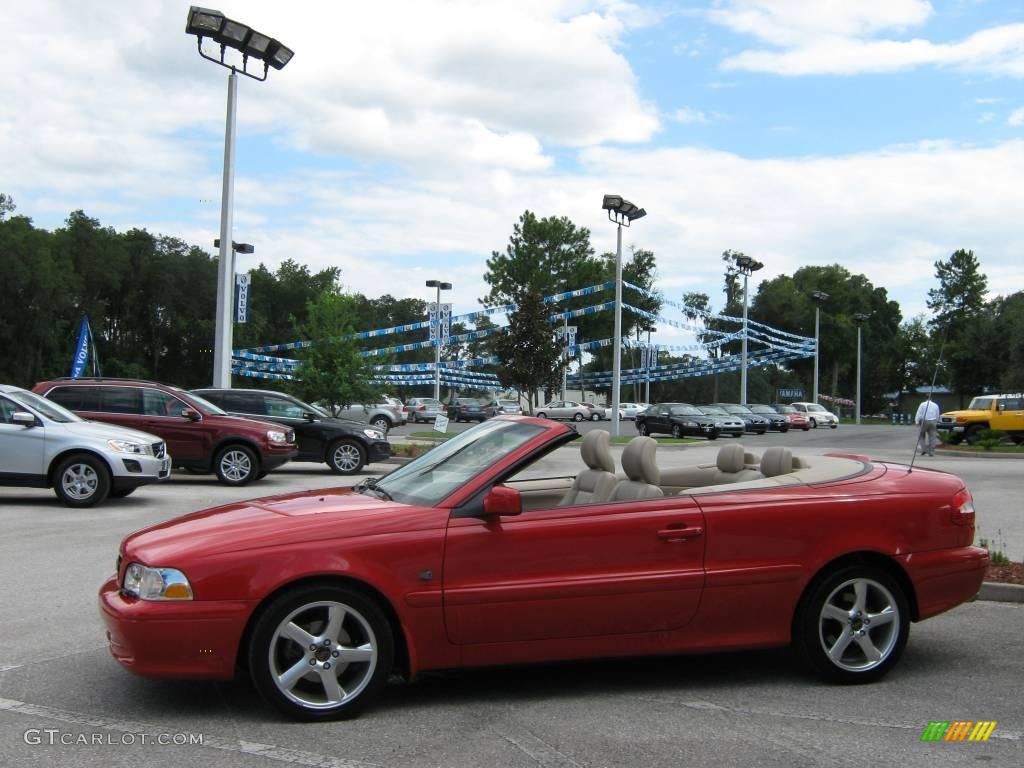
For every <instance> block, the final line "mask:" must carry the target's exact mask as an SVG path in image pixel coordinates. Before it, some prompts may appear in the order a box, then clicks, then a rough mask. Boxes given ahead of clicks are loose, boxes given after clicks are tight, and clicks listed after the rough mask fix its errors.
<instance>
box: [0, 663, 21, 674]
mask: <svg viewBox="0 0 1024 768" xmlns="http://www.w3.org/2000/svg"><path fill="white" fill-rule="evenodd" d="M23 666H24V664H0V672H6V671H7V670H9V669H21V668H22V667H23Z"/></svg>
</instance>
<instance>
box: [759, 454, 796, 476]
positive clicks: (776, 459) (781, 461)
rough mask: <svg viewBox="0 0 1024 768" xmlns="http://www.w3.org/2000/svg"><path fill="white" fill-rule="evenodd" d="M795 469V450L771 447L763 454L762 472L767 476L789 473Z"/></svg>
mask: <svg viewBox="0 0 1024 768" xmlns="http://www.w3.org/2000/svg"><path fill="white" fill-rule="evenodd" d="M794 469H795V466H794V465H793V452H792V451H791V450H789V448H783V447H776V448H769V449H768V450H766V451H765V452H764V454H763V455H762V456H761V474H762V475H764V476H765V477H777V476H778V475H788V474H789V473H790V472H792V471H793V470H794Z"/></svg>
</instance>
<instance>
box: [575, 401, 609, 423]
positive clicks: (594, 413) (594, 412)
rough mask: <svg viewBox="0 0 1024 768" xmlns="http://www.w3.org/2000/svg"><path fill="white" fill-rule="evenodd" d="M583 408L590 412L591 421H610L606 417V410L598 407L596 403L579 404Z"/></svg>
mask: <svg viewBox="0 0 1024 768" xmlns="http://www.w3.org/2000/svg"><path fill="white" fill-rule="evenodd" d="M580 405H582V406H583V407H584V408H586V409H587V410H588V411H590V420H591V421H601V420H602V419H610V418H611V416H609V415H608V409H607V408H605V407H604V406H601V405H598V404H597V403H580Z"/></svg>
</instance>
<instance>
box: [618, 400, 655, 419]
mask: <svg viewBox="0 0 1024 768" xmlns="http://www.w3.org/2000/svg"><path fill="white" fill-rule="evenodd" d="M649 405H650V403H619V420H620V421H621V420H622V419H635V418H636V415H637V414H638V413H642V412H643V411H645V410H647V408H648V406H649ZM608 418H611V416H609V417H608Z"/></svg>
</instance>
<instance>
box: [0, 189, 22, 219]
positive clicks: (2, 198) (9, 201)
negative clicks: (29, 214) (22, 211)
mask: <svg viewBox="0 0 1024 768" xmlns="http://www.w3.org/2000/svg"><path fill="white" fill-rule="evenodd" d="M17 207H18V206H16V205H15V204H14V198H12V197H11V196H10V195H7V194H5V193H3V192H0V221H3V220H4V217H5V216H7V214H8V213H14V209H15V208H17Z"/></svg>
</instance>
